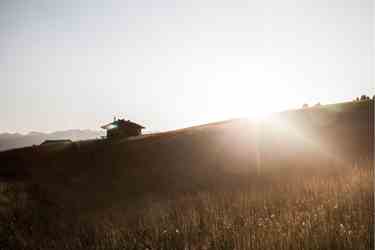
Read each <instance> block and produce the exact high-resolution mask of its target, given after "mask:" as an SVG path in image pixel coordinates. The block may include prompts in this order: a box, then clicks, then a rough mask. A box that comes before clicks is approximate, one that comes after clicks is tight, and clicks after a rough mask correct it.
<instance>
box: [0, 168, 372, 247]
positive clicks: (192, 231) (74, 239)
mask: <svg viewBox="0 0 375 250" xmlns="http://www.w3.org/2000/svg"><path fill="white" fill-rule="evenodd" d="M297 172H298V173H297ZM259 178H263V180H262V181H261V182H258V183H256V184H255V183H248V184H247V185H239V187H238V188H237V189H235V190H228V191H224V192H222V191H220V192H219V191H217V192H215V190H212V191H208V192H198V193H196V194H186V195H184V196H180V197H176V198H173V199H170V200H167V201H165V200H160V201H158V200H155V199H154V200H153V201H152V202H148V203H145V205H144V208H143V209H142V211H140V212H138V213H137V214H138V215H137V216H132V217H129V216H126V215H124V214H122V213H121V210H120V209H113V210H111V211H107V213H106V214H105V215H103V216H102V218H100V219H99V218H98V219H97V220H96V221H95V222H92V221H89V222H88V221H85V222H82V221H81V222H80V223H77V222H74V221H71V222H70V223H67V222H66V221H65V223H63V221H61V222H59V226H57V223H56V221H50V220H48V219H46V218H45V217H43V216H42V217H40V210H38V209H36V208H35V209H34V210H33V209H31V208H28V209H29V212H28V213H26V214H23V215H22V214H21V212H23V211H24V210H22V209H21V210H20V208H22V207H23V208H24V209H26V207H24V205H22V204H18V208H19V209H18V210H14V211H8V212H9V213H8V215H12V216H13V217H12V218H11V219H10V218H9V217H8V218H4V217H2V220H3V222H5V221H6V220H8V223H10V224H8V225H5V224H4V223H1V226H0V228H1V229H0V230H2V231H1V235H2V238H1V240H2V241H3V243H6V244H7V245H5V246H8V248H4V249H17V248H19V249H21V248H25V249H278V250H282V249H288V250H289V249H331V250H334V249H340V250H342V249H353V250H354V249H355V250H360V249H373V248H374V243H373V241H374V228H373V225H374V193H373V187H374V181H373V178H374V171H373V168H372V167H368V168H357V167H350V168H349V167H342V168H341V169H337V170H335V171H330V172H329V173H328V172H327V171H320V172H318V173H317V172H315V173H313V174H311V173H309V175H308V174H303V172H300V171H296V172H293V171H290V172H289V174H288V175H284V176H279V175H278V176H272V175H270V176H268V177H262V176H260V177H259ZM262 182H263V185H262V184H260V183H262ZM4 190H6V189H3V194H4V193H5V191H4ZM8 191H9V189H8ZM19 198H20V197H18V198H17V197H13V199H19ZM15 204H16V203H15ZM13 209H14V208H13ZM30 211H33V212H31V213H30ZM38 211H39V213H38ZM12 212H13V213H12ZM27 214H28V216H29V217H27V219H25V216H26V215H27ZM30 218H33V219H30ZM9 219H10V220H9ZM43 219H45V221H44V222H43V223H44V224H43V225H44V226H46V225H49V226H50V228H51V226H52V228H53V229H52V230H50V231H49V233H48V234H44V235H41V234H40V233H39V232H42V231H43V230H44V229H41V226H40V224H41V221H43ZM49 219H51V218H49ZM57 228H58V229H57ZM32 230H37V231H38V232H33V231H32ZM5 234H7V236H8V238H6V237H4V235H5ZM3 246H4V245H3Z"/></svg>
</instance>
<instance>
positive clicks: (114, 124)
mask: <svg viewBox="0 0 375 250" xmlns="http://www.w3.org/2000/svg"><path fill="white" fill-rule="evenodd" d="M120 127H122V128H126V127H131V128H139V129H144V128H145V127H143V126H142V125H139V124H137V123H135V122H132V121H130V120H124V119H120V120H116V121H114V122H111V123H108V124H106V125H103V126H101V128H102V129H106V130H110V129H114V128H120Z"/></svg>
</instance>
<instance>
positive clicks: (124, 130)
mask: <svg viewBox="0 0 375 250" xmlns="http://www.w3.org/2000/svg"><path fill="white" fill-rule="evenodd" d="M101 128H102V129H105V130H107V138H108V139H118V138H127V137H130V136H138V135H141V134H142V129H144V128H145V127H143V126H142V125H139V124H137V123H135V122H131V121H130V120H124V119H119V120H117V119H116V118H115V119H114V121H113V122H111V123H109V124H106V125H104V126H102V127H101Z"/></svg>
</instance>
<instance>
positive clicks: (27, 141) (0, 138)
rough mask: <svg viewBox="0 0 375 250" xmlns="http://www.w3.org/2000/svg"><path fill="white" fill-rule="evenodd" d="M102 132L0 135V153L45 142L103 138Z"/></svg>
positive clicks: (71, 131) (73, 131) (74, 131)
mask: <svg viewBox="0 0 375 250" xmlns="http://www.w3.org/2000/svg"><path fill="white" fill-rule="evenodd" d="M104 134H105V133H104V131H103V132H102V131H94V130H88V129H86V130H79V129H71V130H65V131H56V132H53V133H41V132H30V133H28V134H26V135H22V134H19V133H14V134H11V133H0V151H4V150H8V149H13V148H21V147H28V146H32V145H39V144H41V143H42V142H43V141H45V140H57V139H70V140H72V141H80V140H88V139H95V138H99V137H100V136H103V135H104Z"/></svg>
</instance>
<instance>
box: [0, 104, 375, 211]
mask: <svg viewBox="0 0 375 250" xmlns="http://www.w3.org/2000/svg"><path fill="white" fill-rule="evenodd" d="M373 111H374V103H373V101H365V102H355V103H342V104H335V105H326V106H322V107H314V108H308V109H301V110H294V111H287V112H282V113H278V114H274V115H273V116H272V117H270V118H269V119H268V120H266V121H263V122H262V123H251V122H249V121H247V120H231V121H225V122H219V123H215V124H207V125H202V126H197V127H192V128H187V129H181V130H177V131H171V132H166V133H160V134H153V135H147V136H143V137H139V138H134V139H129V140H126V139H125V140H120V141H106V140H91V141H81V142H75V143H73V144H71V145H55V146H44V147H43V146H40V147H29V148H24V149H18V150H12V151H7V152H3V153H1V154H0V163H1V165H0V176H2V179H3V180H10V181H11V180H13V179H14V180H22V181H25V182H32V183H34V184H36V185H37V186H38V187H39V189H40V190H43V191H45V192H46V195H48V197H53V200H54V201H55V202H57V203H58V204H60V205H61V206H64V207H69V208H77V209H79V210H80V211H83V210H82V209H87V210H90V211H91V210H93V208H97V207H98V208H99V207H110V206H111V205H112V203H117V202H118V201H126V200H129V199H130V200H132V199H135V198H136V199H140V198H142V197H146V196H149V195H155V194H158V195H166V194H167V193H168V194H169V193H180V192H189V191H192V190H197V189H205V188H210V187H211V188H212V187H214V188H219V186H220V185H219V184H218V183H219V182H223V183H224V182H225V183H226V185H229V183H232V182H233V183H236V182H238V181H239V179H241V178H242V177H241V176H243V173H257V172H259V171H268V169H275V168H276V169H282V167H283V166H286V165H288V166H289V165H294V166H297V167H298V164H301V165H303V166H305V168H306V166H309V165H311V167H312V168H313V166H314V165H317V164H319V165H327V166H331V165H335V164H338V163H345V164H354V163H355V162H358V161H364V160H367V161H368V160H370V161H372V160H373V150H374V148H373V144H374V141H373V140H374V139H373V138H374V135H373V133H374V122H373V121H374V116H373V113H374V112H373ZM370 158H371V159H370ZM246 180H247V179H246ZM246 180H245V181H246Z"/></svg>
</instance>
